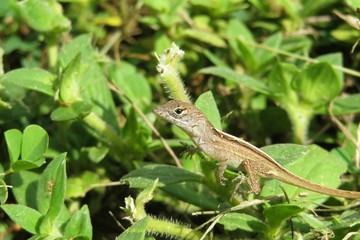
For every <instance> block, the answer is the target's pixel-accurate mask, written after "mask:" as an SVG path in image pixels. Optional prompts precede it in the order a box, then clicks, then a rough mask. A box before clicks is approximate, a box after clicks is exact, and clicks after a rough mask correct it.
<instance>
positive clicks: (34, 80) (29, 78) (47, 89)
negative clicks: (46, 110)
mask: <svg viewBox="0 0 360 240" xmlns="http://www.w3.org/2000/svg"><path fill="white" fill-rule="evenodd" d="M55 79H56V77H55V76H54V75H53V74H51V73H50V72H48V71H45V70H42V69H38V68H32V69H29V68H27V69H16V70H13V71H10V72H7V73H6V74H5V75H4V78H3V82H2V84H3V85H5V86H8V85H13V86H17V87H22V88H26V89H30V90H35V91H38V92H41V93H44V94H47V95H49V96H51V97H54V96H55V91H54V84H55Z"/></svg>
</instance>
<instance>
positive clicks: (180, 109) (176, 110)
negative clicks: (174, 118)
mask: <svg viewBox="0 0 360 240" xmlns="http://www.w3.org/2000/svg"><path fill="white" fill-rule="evenodd" d="M174 112H175V113H176V114H177V115H180V114H182V113H183V112H184V109H182V108H176V109H175V110H174Z"/></svg>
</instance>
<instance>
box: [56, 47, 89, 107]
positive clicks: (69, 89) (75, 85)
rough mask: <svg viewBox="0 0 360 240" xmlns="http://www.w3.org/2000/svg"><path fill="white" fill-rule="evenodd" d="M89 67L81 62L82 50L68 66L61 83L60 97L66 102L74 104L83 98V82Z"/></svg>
mask: <svg viewBox="0 0 360 240" xmlns="http://www.w3.org/2000/svg"><path fill="white" fill-rule="evenodd" d="M88 68H89V65H88V64H86V63H81V52H80V53H79V54H77V55H76V56H75V57H74V59H73V60H72V61H71V62H70V63H69V64H68V65H67V66H66V68H65V70H64V74H63V75H62V77H61V80H60V84H59V99H60V100H61V101H62V102H63V103H65V104H69V105H71V104H73V103H75V102H77V101H79V100H80V99H81V94H80V92H81V82H82V79H83V75H84V73H85V71H86V70H87V69H88Z"/></svg>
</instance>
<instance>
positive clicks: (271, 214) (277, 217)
mask: <svg viewBox="0 0 360 240" xmlns="http://www.w3.org/2000/svg"><path fill="white" fill-rule="evenodd" d="M303 211H304V208H302V207H300V206H298V205H295V204H277V205H275V206H270V207H268V208H266V209H264V216H265V217H266V219H267V223H268V226H269V228H270V231H271V232H275V231H276V230H277V229H278V228H279V227H280V226H281V224H282V222H283V221H284V220H286V219H288V218H290V217H292V216H295V215H297V214H298V213H301V212H303Z"/></svg>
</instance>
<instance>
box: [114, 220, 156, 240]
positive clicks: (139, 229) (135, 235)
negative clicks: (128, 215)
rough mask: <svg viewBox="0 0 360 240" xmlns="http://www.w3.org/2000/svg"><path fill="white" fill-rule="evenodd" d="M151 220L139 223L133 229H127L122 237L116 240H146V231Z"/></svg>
mask: <svg viewBox="0 0 360 240" xmlns="http://www.w3.org/2000/svg"><path fill="white" fill-rule="evenodd" d="M148 225H149V219H148V218H147V217H145V218H143V219H141V220H140V221H137V222H136V223H135V224H133V225H132V226H131V227H129V228H128V229H126V231H125V232H123V233H122V234H121V235H119V236H117V237H116V240H131V239H136V240H144V239H145V235H146V230H147V229H148Z"/></svg>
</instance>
